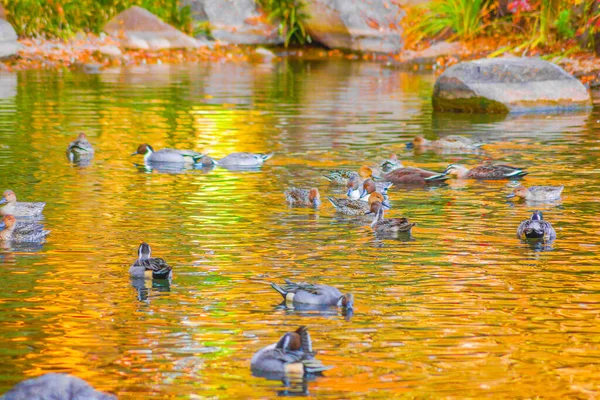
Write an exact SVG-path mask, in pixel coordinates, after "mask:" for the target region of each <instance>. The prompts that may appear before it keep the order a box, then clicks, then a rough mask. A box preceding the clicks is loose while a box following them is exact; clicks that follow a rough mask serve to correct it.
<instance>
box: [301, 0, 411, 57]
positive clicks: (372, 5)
mask: <svg viewBox="0 0 600 400" xmlns="http://www.w3.org/2000/svg"><path fill="white" fill-rule="evenodd" d="M305 4H306V7H305V9H304V12H305V13H306V14H308V18H307V20H306V23H305V27H306V30H307V31H308V33H309V34H310V36H311V37H312V39H313V40H315V41H317V42H320V43H321V44H324V45H325V46H327V47H330V48H343V49H350V50H354V51H365V52H378V53H396V52H398V51H400V50H402V47H403V44H404V42H403V40H402V35H401V34H402V29H401V28H400V20H401V19H402V17H403V16H404V12H403V11H402V10H401V9H400V7H398V5H397V3H396V2H394V1H387V0H306V1H305Z"/></svg>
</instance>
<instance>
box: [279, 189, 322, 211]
mask: <svg viewBox="0 0 600 400" xmlns="http://www.w3.org/2000/svg"><path fill="white" fill-rule="evenodd" d="M285 199H286V201H287V202H288V204H289V205H291V206H314V207H318V206H320V205H321V196H320V195H319V189H317V188H311V189H310V190H309V189H298V188H295V187H291V188H289V189H288V190H286V191H285Z"/></svg>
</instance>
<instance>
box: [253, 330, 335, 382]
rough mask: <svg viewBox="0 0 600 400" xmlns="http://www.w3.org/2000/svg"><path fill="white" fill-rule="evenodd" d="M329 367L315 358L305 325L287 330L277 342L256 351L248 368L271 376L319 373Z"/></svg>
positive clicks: (259, 373) (257, 373) (258, 374)
mask: <svg viewBox="0 0 600 400" xmlns="http://www.w3.org/2000/svg"><path fill="white" fill-rule="evenodd" d="M331 368H333V367H329V366H325V365H323V363H322V362H321V361H319V360H317V359H316V358H315V353H314V352H313V348H312V341H311V339H310V335H309V333H308V328H306V327H305V326H300V327H299V328H298V329H296V330H295V331H293V332H287V333H286V334H285V335H283V336H282V337H281V338H280V339H279V341H278V342H277V343H273V344H271V345H269V346H266V347H263V348H262V349H260V350H259V351H257V352H256V353H255V354H254V355H253V356H252V359H251V360H250V369H251V370H252V373H253V374H254V375H256V376H265V377H273V378H275V377H277V378H279V377H285V376H288V375H296V376H297V375H300V376H307V375H319V374H321V373H322V372H323V371H327V370H329V369H331ZM277 378H275V379H277Z"/></svg>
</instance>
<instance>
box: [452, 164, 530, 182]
mask: <svg viewBox="0 0 600 400" xmlns="http://www.w3.org/2000/svg"><path fill="white" fill-rule="evenodd" d="M444 172H445V173H446V174H449V175H456V177H457V178H459V179H511V178H520V177H523V176H525V175H527V174H528V172H526V171H524V170H522V169H521V168H516V167H511V166H510V165H500V164H489V163H486V164H482V165H480V166H478V167H475V168H472V169H468V168H467V167H465V166H462V165H457V164H450V165H448V167H447V168H446V170H445V171H444Z"/></svg>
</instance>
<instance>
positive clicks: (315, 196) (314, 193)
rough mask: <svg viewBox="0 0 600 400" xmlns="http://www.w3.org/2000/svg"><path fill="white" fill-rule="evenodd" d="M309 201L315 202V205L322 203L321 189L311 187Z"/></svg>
mask: <svg viewBox="0 0 600 400" xmlns="http://www.w3.org/2000/svg"><path fill="white" fill-rule="evenodd" d="M308 201H310V202H311V203H313V205H314V206H315V207H316V206H318V205H320V204H321V195H320V194H319V189H317V188H311V189H310V191H309V192H308Z"/></svg>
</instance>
